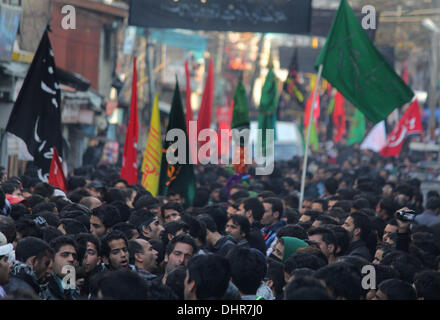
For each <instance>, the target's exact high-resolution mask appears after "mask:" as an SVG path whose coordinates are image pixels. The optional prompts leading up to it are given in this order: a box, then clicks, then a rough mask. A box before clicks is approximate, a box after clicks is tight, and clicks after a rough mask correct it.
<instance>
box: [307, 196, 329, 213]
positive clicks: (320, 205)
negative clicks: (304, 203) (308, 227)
mask: <svg viewBox="0 0 440 320" xmlns="http://www.w3.org/2000/svg"><path fill="white" fill-rule="evenodd" d="M327 209H328V203H327V200H324V199H315V200H313V202H312V206H311V210H317V211H322V212H326V211H327Z"/></svg>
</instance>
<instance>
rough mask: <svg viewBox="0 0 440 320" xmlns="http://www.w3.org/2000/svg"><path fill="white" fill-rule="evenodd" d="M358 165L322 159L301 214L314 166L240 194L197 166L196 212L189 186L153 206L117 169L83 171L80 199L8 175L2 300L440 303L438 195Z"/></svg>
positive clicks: (0, 234)
mask: <svg viewBox="0 0 440 320" xmlns="http://www.w3.org/2000/svg"><path fill="white" fill-rule="evenodd" d="M349 154H350V155H349V156H348V157H346V158H344V159H342V158H341V159H339V160H338V159H336V161H329V160H330V159H329V157H328V156H326V155H321V156H319V157H317V156H315V157H312V159H311V162H310V165H309V167H308V168H309V170H308V171H307V174H306V187H305V191H304V201H303V203H302V207H301V209H299V198H300V194H299V192H300V179H301V169H302V162H301V161H302V159H301V158H293V159H292V160H290V161H284V162H277V163H276V164H275V170H274V172H273V173H272V174H271V175H268V176H257V175H255V174H254V170H255V168H253V167H252V166H251V167H250V168H249V170H248V175H247V176H245V177H243V178H242V179H241V180H240V181H239V182H238V183H236V184H234V185H232V186H231V185H230V181H231V176H232V175H233V172H231V171H232V170H231V169H230V168H228V167H225V166H221V165H215V166H214V165H205V166H203V165H200V166H196V167H195V171H196V180H197V191H196V196H195V200H194V202H193V203H192V204H191V205H189V204H188V203H186V201H185V197H184V191H185V190H180V189H179V186H177V187H173V188H170V189H169V190H168V194H167V195H166V196H153V195H152V194H151V193H150V192H148V191H147V190H146V189H145V188H143V187H142V186H141V185H140V184H136V185H129V184H128V183H127V182H126V181H125V180H124V179H121V178H120V176H119V170H118V168H115V167H113V166H110V165H98V166H97V167H90V166H84V167H81V168H77V169H75V170H73V172H71V173H70V174H69V177H68V179H67V184H68V186H67V187H68V190H67V192H63V191H61V190H59V189H56V188H54V187H53V186H51V185H49V184H47V183H44V182H40V181H39V180H38V179H36V178H34V177H32V176H31V175H30V174H25V175H23V176H20V177H7V175H6V172H5V171H4V170H3V171H2V177H1V184H0V213H1V215H0V297H1V298H2V299H43V300H78V299H84V300H87V299H116V300H122V299H129V300H133V299H136V300H209V299H211V300H212V299H214V300H223V299H225V300H338V299H346V300H372V299H378V300H415V299H440V215H439V213H440V196H439V194H438V192H437V191H435V190H430V191H429V192H428V193H427V194H425V195H424V194H422V192H421V181H420V180H418V179H415V178H411V179H409V178H402V175H400V174H399V170H400V168H401V166H399V160H397V159H393V158H389V159H383V158H381V157H380V156H379V155H377V154H372V153H369V152H367V153H363V152H361V151H360V150H359V149H357V148H352V149H351V150H350V152H349ZM411 215H415V219H413V217H412V216H411ZM365 266H373V267H374V277H370V278H369V280H368V281H364V280H365V277H366V276H367V275H366V274H365V272H364V267H365ZM368 276H371V274H369V275H368Z"/></svg>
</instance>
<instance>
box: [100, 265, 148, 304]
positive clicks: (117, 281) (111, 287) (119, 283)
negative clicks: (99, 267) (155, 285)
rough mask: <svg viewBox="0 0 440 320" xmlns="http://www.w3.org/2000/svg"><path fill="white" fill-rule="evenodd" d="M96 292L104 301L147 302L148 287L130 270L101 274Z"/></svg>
mask: <svg viewBox="0 0 440 320" xmlns="http://www.w3.org/2000/svg"><path fill="white" fill-rule="evenodd" d="M96 286H97V291H98V292H99V291H100V292H101V293H102V296H103V299H105V300H107V299H108V300H147V299H148V285H147V283H146V282H145V281H144V280H143V279H142V277H141V276H140V275H139V274H138V273H136V272H134V271H131V270H117V271H111V272H106V273H105V274H103V275H102V276H101V277H100V278H99V280H98V282H97V284H96Z"/></svg>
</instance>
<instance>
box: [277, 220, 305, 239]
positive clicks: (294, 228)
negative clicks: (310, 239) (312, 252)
mask: <svg viewBox="0 0 440 320" xmlns="http://www.w3.org/2000/svg"><path fill="white" fill-rule="evenodd" d="M282 237H295V238H298V239H301V240H305V239H307V232H306V231H305V230H304V228H303V227H301V226H300V225H298V224H287V225H285V226H284V227H281V228H280V229H278V231H277V238H278V239H281V238H282Z"/></svg>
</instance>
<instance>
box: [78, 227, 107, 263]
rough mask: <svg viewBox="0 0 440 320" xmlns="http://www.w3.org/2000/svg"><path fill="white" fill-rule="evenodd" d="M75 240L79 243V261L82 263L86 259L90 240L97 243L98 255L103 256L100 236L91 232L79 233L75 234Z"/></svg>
mask: <svg viewBox="0 0 440 320" xmlns="http://www.w3.org/2000/svg"><path fill="white" fill-rule="evenodd" d="M75 241H76V243H77V245H78V250H77V253H78V261H79V263H80V264H81V263H82V260H83V259H84V256H85V253H86V250H87V242H90V243H92V244H94V245H95V247H96V251H97V253H98V256H101V240H99V238H98V237H96V236H95V235H93V234H91V233H79V234H77V235H75Z"/></svg>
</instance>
